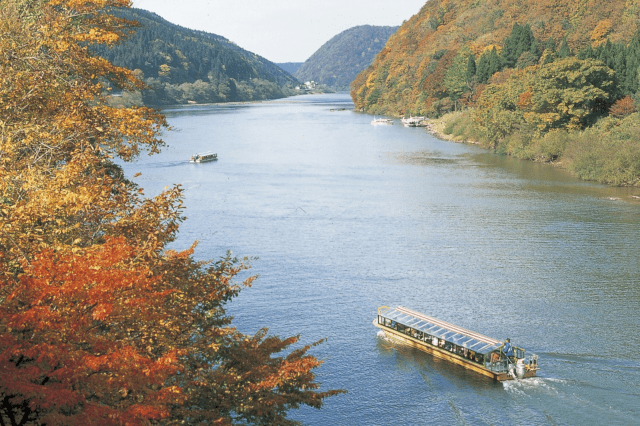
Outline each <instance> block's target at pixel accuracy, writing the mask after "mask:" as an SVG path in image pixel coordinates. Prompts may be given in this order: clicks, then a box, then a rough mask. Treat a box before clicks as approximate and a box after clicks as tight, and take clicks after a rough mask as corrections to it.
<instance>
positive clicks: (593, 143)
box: [434, 110, 640, 186]
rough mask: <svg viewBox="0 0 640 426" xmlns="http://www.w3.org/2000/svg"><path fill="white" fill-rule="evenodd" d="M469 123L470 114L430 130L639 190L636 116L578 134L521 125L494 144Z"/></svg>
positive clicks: (449, 116)
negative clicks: (536, 129)
mask: <svg viewBox="0 0 640 426" xmlns="http://www.w3.org/2000/svg"><path fill="white" fill-rule="evenodd" d="M473 117H474V110H466V111H463V112H458V113H450V114H445V115H444V116H442V117H441V118H440V119H439V120H438V122H439V124H436V125H435V126H434V127H435V130H436V131H439V132H441V133H443V134H444V135H445V137H446V138H447V139H452V140H456V141H467V142H475V143H479V144H480V145H482V146H484V147H486V148H492V149H494V150H495V151H496V153H499V154H503V155H510V156H513V157H516V158H519V159H523V160H532V161H539V162H548V163H556V164H562V166H563V167H566V168H567V169H568V170H570V171H571V172H572V173H573V174H574V175H576V176H577V177H579V178H581V179H585V180H592V181H597V182H600V183H605V184H608V185H616V186H640V113H634V114H631V115H628V116H626V117H625V118H622V119H620V118H616V117H611V116H610V117H605V118H603V119H601V120H600V121H598V122H597V123H596V124H595V125H594V126H592V127H590V128H587V129H586V130H582V131H579V130H574V131H568V130H564V129H554V130H552V131H549V132H548V133H545V134H544V135H536V132H535V131H533V129H531V128H529V127H527V126H526V125H520V126H518V127H516V128H515V129H514V131H513V132H512V133H510V134H508V135H506V136H505V137H503V138H501V139H499V140H497V141H496V140H491V139H489V138H487V137H486V135H485V134H483V132H482V129H481V128H480V127H479V126H478V125H477V123H476V122H474V119H473ZM434 121H435V120H434Z"/></svg>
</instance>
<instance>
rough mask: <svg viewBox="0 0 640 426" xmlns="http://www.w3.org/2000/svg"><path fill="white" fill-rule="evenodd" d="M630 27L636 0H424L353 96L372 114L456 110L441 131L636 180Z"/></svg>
mask: <svg viewBox="0 0 640 426" xmlns="http://www.w3.org/2000/svg"><path fill="white" fill-rule="evenodd" d="M639 29H640V0H612V1H607V2H598V1H593V0H580V1H574V2H564V1H549V0H546V1H534V0H486V1H477V0H473V1H472V0H431V1H429V2H428V3H426V4H425V6H423V8H422V10H421V11H420V12H419V13H418V14H417V15H415V16H413V17H412V18H411V19H410V20H409V21H407V22H406V23H405V24H404V25H403V26H402V27H401V28H400V29H399V30H398V31H397V32H396V33H395V34H394V35H393V36H392V37H391V38H390V39H389V41H388V43H387V45H386V46H385V48H384V49H383V51H382V52H381V53H380V54H379V55H378V56H377V58H376V60H375V62H374V63H373V64H372V65H371V66H370V67H369V68H368V69H366V70H365V71H363V72H362V73H361V74H359V75H358V77H357V78H356V80H355V81H354V82H353V84H352V92H351V95H352V97H353V100H354V102H355V104H356V107H357V108H359V109H362V110H365V111H369V112H373V113H386V114H392V115H403V114H406V115H409V114H413V115H416V114H418V115H423V114H424V115H429V116H431V117H439V116H441V115H442V114H445V113H447V112H451V111H460V110H462V111H464V112H463V113H462V114H458V115H457V116H456V117H455V118H454V119H453V120H452V122H451V123H450V124H449V125H448V126H447V129H446V131H445V133H449V134H451V135H453V136H457V137H462V138H465V139H473V140H475V141H477V142H479V143H481V144H483V145H485V146H487V147H490V148H494V149H496V150H497V151H499V152H504V153H507V154H511V155H515V156H518V157H520V158H529V159H534V160H540V161H551V162H556V163H562V164H563V165H565V166H566V167H567V168H569V169H570V170H572V171H573V172H574V173H576V174H577V175H578V176H581V177H583V178H586V179H595V180H599V181H602V182H607V183H612V184H617V185H640V143H639V142H638V141H640V127H639V125H638V122H639V121H640V120H638V119H639V118H640V117H639V116H638V114H637V113H636V110H637V109H638V106H639V101H640V97H639V96H638V88H639V86H638V75H639V72H640V68H639V67H640V34H639V32H638V30H639ZM586 133H589V134H590V135H591V136H590V137H591V138H593V140H595V141H597V142H596V143H593V142H592V141H591V140H590V141H585V139H584V135H585V134H586Z"/></svg>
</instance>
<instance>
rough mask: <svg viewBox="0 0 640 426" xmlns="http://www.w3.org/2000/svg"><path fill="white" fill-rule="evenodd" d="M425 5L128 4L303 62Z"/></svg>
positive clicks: (294, 0)
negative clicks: (336, 40)
mask: <svg viewBox="0 0 640 426" xmlns="http://www.w3.org/2000/svg"><path fill="white" fill-rule="evenodd" d="M426 1H427V0H395V1H389V0H133V7H136V8H139V9H145V10H149V11H151V12H155V13H156V14H158V15H160V16H161V17H163V18H164V19H166V20H167V21H169V22H171V23H174V24H178V25H181V26H183V27H187V28H190V29H194V30H202V31H207V32H210V33H214V34H217V35H221V36H223V37H225V38H227V39H229V40H231V41H233V42H234V43H236V44H237V45H238V46H240V47H242V48H243V49H246V50H248V51H250V52H253V53H257V54H258V55H260V56H263V57H265V58H267V59H268V60H270V61H271V62H304V61H305V60H307V59H308V58H309V56H311V55H312V54H313V53H314V52H315V51H316V50H318V49H319V48H320V47H321V46H322V45H323V44H324V43H326V42H327V41H329V40H330V39H331V38H332V37H333V36H335V35H337V34H339V33H341V32H342V31H344V30H347V29H349V28H351V27H355V26H357V25H390V26H395V25H401V24H402V22H403V21H404V20H407V19H409V18H411V16H413V15H415V14H416V13H418V12H419V11H420V8H421V7H422V6H424V4H425V3H426Z"/></svg>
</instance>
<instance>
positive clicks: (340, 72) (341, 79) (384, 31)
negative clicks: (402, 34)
mask: <svg viewBox="0 0 640 426" xmlns="http://www.w3.org/2000/svg"><path fill="white" fill-rule="evenodd" d="M398 28H399V27H391V26H374V25H359V26H356V27H352V28H349V29H347V30H345V31H342V32H341V33H339V34H337V35H335V36H334V37H332V38H331V39H329V40H328V41H327V42H326V43H324V44H323V45H322V46H321V47H320V48H319V49H318V50H317V51H316V52H314V53H313V55H311V56H310V57H309V59H307V60H306V61H305V62H304V63H303V64H302V66H301V67H300V69H298V70H297V71H296V72H295V73H294V74H293V75H294V77H296V78H297V79H298V80H300V81H311V80H313V81H316V82H317V83H320V84H325V85H327V86H328V87H330V88H332V89H335V90H348V89H349V85H350V83H351V82H352V81H353V79H354V78H355V77H356V76H357V75H358V73H359V72H360V71H362V70H363V69H365V68H366V67H368V66H369V65H370V64H371V62H372V61H373V59H374V58H375V56H376V55H377V54H378V52H380V50H381V49H382V48H383V47H384V45H385V44H386V42H387V40H388V39H389V37H390V36H391V34H393V33H394V32H395V31H396V30H397V29H398Z"/></svg>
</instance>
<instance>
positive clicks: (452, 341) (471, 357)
mask: <svg viewBox="0 0 640 426" xmlns="http://www.w3.org/2000/svg"><path fill="white" fill-rule="evenodd" d="M373 325H375V326H376V327H378V328H380V329H382V331H384V334H385V335H386V336H387V337H389V338H391V339H393V340H395V341H398V342H400V343H402V344H405V345H408V346H412V347H414V348H417V349H420V350H421V351H424V352H426V353H429V354H432V355H433V356H436V357H438V358H442V359H445V360H447V361H449V362H451V363H454V364H458V365H461V366H462V367H464V368H466V369H469V370H472V371H475V372H477V373H480V374H483V375H485V376H487V377H491V378H493V379H495V380H498V381H503V380H512V379H515V378H518V379H523V378H527V377H534V376H535V375H536V372H537V371H538V370H539V368H538V356H537V355H533V354H531V355H528V356H525V350H524V349H522V348H519V347H516V346H512V349H513V356H507V355H506V354H505V353H504V349H505V343H503V342H501V341H499V340H496V339H492V338H491V337H487V336H483V335H482V334H479V333H476V332H473V331H469V330H465V329H464V328H461V327H458V326H455V325H453V324H449V323H446V322H444V321H440V320H439V319H436V318H432V317H429V316H427V315H423V314H421V313H419V312H415V311H412V310H411V309H407V308H405V307H402V306H398V307H397V308H395V309H392V308H390V307H388V306H381V307H380V308H378V317H377V318H376V319H374V320H373Z"/></svg>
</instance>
